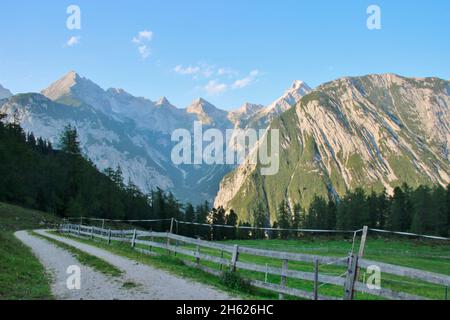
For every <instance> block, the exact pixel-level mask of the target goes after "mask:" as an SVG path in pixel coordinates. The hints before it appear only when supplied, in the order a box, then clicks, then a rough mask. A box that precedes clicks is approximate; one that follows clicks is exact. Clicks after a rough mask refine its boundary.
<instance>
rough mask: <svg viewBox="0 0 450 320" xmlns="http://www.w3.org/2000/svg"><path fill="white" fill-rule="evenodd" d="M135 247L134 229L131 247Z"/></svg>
mask: <svg viewBox="0 0 450 320" xmlns="http://www.w3.org/2000/svg"><path fill="white" fill-rule="evenodd" d="M135 246H136V229H134V230H133V238H131V247H132V248H134V247H135Z"/></svg>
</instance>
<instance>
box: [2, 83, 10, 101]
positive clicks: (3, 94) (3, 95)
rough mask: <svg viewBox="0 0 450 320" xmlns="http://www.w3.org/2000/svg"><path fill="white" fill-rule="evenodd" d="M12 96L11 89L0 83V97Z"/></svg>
mask: <svg viewBox="0 0 450 320" xmlns="http://www.w3.org/2000/svg"><path fill="white" fill-rule="evenodd" d="M11 96H12V93H11V91H9V90H8V89H6V88H5V87H3V86H2V85H1V84H0V99H7V98H9V97H11Z"/></svg>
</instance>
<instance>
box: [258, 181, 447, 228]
mask: <svg viewBox="0 0 450 320" xmlns="http://www.w3.org/2000/svg"><path fill="white" fill-rule="evenodd" d="M254 220H255V221H258V220H260V214H259V210H256V211H255V213H254ZM362 226H369V227H370V228H378V229H386V230H392V231H402V232H413V233H418V234H429V235H437V236H442V237H447V236H450V185H448V186H447V188H444V187H442V186H440V185H438V186H434V187H430V186H427V185H420V186H418V187H417V188H411V187H410V186H408V185H407V184H406V183H405V184H403V185H402V186H400V187H396V188H395V189H394V192H393V194H392V196H390V195H388V194H387V193H386V191H383V192H381V193H376V192H375V191H372V192H370V193H366V191H364V190H363V189H362V188H357V189H355V190H354V191H348V192H347V193H346V195H345V196H344V197H342V198H340V199H338V200H332V199H324V198H322V197H317V196H316V197H314V199H313V201H312V203H311V205H310V207H309V208H308V209H307V210H306V209H302V208H301V206H300V205H298V204H295V205H294V206H293V208H291V207H290V205H289V204H288V203H287V201H282V203H281V204H280V205H279V207H278V211H277V221H276V222H275V223H274V224H273V227H274V228H278V227H279V228H282V229H283V228H294V229H297V228H303V229H323V230H358V229H360V228H361V227H362ZM284 236H285V235H284Z"/></svg>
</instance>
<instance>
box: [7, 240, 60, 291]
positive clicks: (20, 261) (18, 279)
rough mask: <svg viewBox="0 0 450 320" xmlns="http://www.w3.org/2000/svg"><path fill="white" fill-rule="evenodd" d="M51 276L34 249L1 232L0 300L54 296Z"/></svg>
mask: <svg viewBox="0 0 450 320" xmlns="http://www.w3.org/2000/svg"><path fill="white" fill-rule="evenodd" d="M52 298H53V297H52V294H51V290H50V277H49V275H47V274H46V272H45V269H44V267H43V266H42V265H41V264H40V262H39V260H38V259H37V258H36V257H35V256H34V255H33V254H32V253H31V250H30V249H29V248H28V247H26V246H25V245H23V244H22V242H20V241H19V240H18V239H16V238H15V237H14V235H13V234H12V233H9V232H0V300H38V299H39V300H49V299H52Z"/></svg>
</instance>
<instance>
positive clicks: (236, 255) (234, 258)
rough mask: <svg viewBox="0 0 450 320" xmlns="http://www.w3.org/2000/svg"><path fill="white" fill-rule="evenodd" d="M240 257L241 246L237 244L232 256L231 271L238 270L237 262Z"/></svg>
mask: <svg viewBox="0 0 450 320" xmlns="http://www.w3.org/2000/svg"><path fill="white" fill-rule="evenodd" d="M238 259H239V246H238V245H237V244H236V245H235V246H234V249H233V255H232V256H231V266H230V267H231V271H232V272H235V271H236V262H237V261H238Z"/></svg>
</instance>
